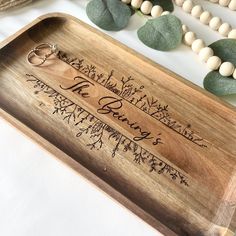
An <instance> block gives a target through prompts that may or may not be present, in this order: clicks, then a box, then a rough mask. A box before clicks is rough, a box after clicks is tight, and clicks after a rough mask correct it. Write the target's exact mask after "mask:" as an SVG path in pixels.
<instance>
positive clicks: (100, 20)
mask: <svg viewBox="0 0 236 236" xmlns="http://www.w3.org/2000/svg"><path fill="white" fill-rule="evenodd" d="M86 13H87V15H88V17H89V19H90V20H91V21H92V22H93V23H94V24H96V25H97V26H98V27H100V28H102V29H104V30H109V31H119V30H121V29H123V28H125V27H126V26H127V24H128V22H129V19H130V17H131V15H132V10H131V9H130V7H129V6H128V5H126V4H125V3H123V2H121V1H120V0H92V1H90V2H89V3H88V4H87V7H86Z"/></svg>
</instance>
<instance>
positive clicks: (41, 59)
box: [27, 43, 58, 66]
mask: <svg viewBox="0 0 236 236" xmlns="http://www.w3.org/2000/svg"><path fill="white" fill-rule="evenodd" d="M47 49H49V52H47V53H45V52H43V54H42V51H44V50H47ZM57 53H58V48H57V45H55V44H50V43H42V44H40V45H38V46H37V47H35V48H34V49H32V50H30V52H29V53H28V55H27V61H28V63H29V64H30V65H33V66H41V65H42V64H44V63H45V62H46V60H47V59H48V58H49V57H50V56H51V55H52V54H57ZM33 57H36V58H37V60H38V62H33V61H32V59H33Z"/></svg>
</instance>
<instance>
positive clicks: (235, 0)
mask: <svg viewBox="0 0 236 236" xmlns="http://www.w3.org/2000/svg"><path fill="white" fill-rule="evenodd" d="M209 1H210V2H213V3H218V4H219V5H221V6H223V7H228V8H229V9H230V10H232V11H236V0H209ZM176 5H177V4H176Z"/></svg>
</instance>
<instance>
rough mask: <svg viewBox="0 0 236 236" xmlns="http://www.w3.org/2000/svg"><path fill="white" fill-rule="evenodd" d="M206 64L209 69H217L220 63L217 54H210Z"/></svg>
mask: <svg viewBox="0 0 236 236" xmlns="http://www.w3.org/2000/svg"><path fill="white" fill-rule="evenodd" d="M206 65H207V68H208V69H210V70H218V69H219V67H220V65H221V59H220V58H219V57H217V56H212V57H210V58H209V59H208V60H207V64H206Z"/></svg>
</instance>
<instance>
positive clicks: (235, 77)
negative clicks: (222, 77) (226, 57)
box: [233, 69, 236, 79]
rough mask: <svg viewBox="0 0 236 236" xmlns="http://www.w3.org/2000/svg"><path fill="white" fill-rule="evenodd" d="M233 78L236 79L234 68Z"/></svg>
mask: <svg viewBox="0 0 236 236" xmlns="http://www.w3.org/2000/svg"><path fill="white" fill-rule="evenodd" d="M233 78H234V79H236V69H234V73H233Z"/></svg>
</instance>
